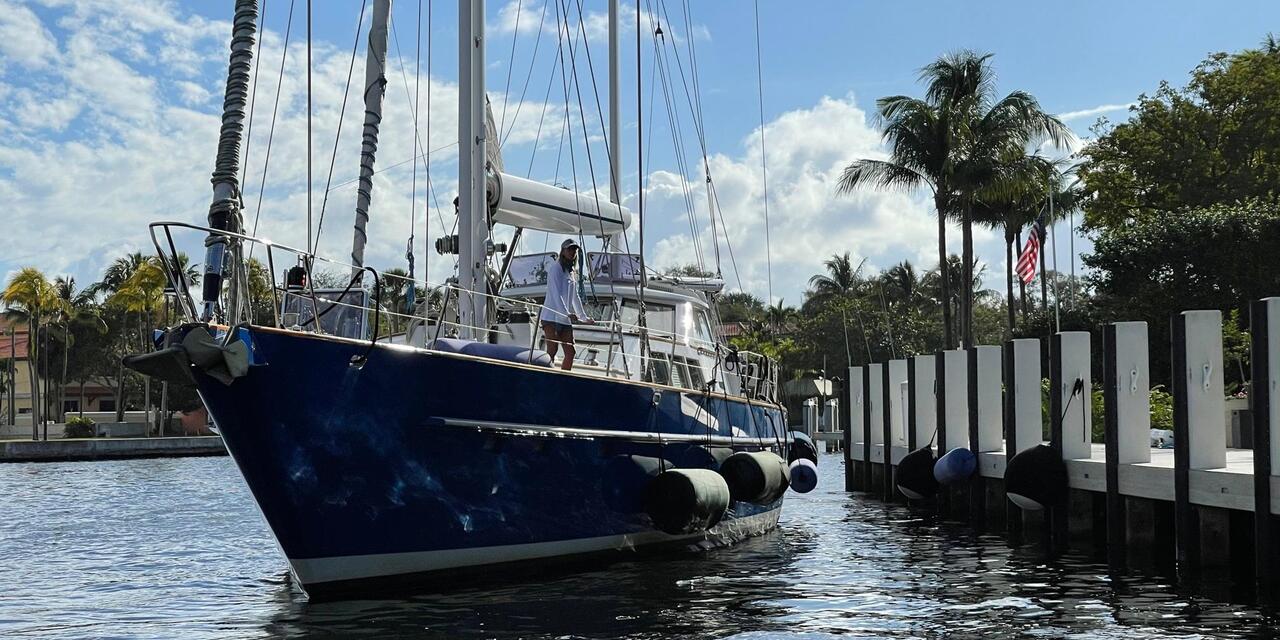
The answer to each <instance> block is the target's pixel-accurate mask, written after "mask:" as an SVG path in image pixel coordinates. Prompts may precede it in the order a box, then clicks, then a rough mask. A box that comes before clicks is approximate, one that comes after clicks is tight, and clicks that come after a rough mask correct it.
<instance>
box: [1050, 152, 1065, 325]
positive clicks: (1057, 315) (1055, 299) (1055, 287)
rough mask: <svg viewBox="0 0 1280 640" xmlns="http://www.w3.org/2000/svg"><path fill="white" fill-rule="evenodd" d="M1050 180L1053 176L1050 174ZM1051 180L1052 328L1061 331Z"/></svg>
mask: <svg viewBox="0 0 1280 640" xmlns="http://www.w3.org/2000/svg"><path fill="white" fill-rule="evenodd" d="M1049 179H1050V180H1053V177H1052V176H1050V178H1049ZM1054 186H1055V185H1054V184H1053V182H1050V183H1049V225H1050V226H1049V236H1050V238H1049V240H1050V241H1051V242H1053V330H1054V331H1055V332H1057V331H1062V296H1060V295H1058V273H1059V272H1058V221H1057V220H1054V219H1053V189H1054Z"/></svg>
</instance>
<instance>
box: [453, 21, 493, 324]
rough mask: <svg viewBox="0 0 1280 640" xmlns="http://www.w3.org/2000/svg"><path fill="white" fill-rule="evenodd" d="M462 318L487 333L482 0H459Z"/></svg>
mask: <svg viewBox="0 0 1280 640" xmlns="http://www.w3.org/2000/svg"><path fill="white" fill-rule="evenodd" d="M458 85H459V87H458V89H459V90H458V289H459V291H458V324H459V325H461V327H460V332H459V334H460V336H461V337H463V338H470V339H474V340H483V339H485V338H486V337H487V333H488V331H487V327H488V326H489V322H488V318H487V317H486V315H487V314H486V309H487V303H486V300H487V299H486V297H485V295H486V294H487V293H488V287H489V284H488V283H489V276H488V269H487V268H486V265H487V262H488V251H487V246H488V240H489V220H488V215H487V214H488V211H487V209H488V203H487V199H486V197H485V195H486V194H485V184H486V180H485V104H484V0H459V1H458Z"/></svg>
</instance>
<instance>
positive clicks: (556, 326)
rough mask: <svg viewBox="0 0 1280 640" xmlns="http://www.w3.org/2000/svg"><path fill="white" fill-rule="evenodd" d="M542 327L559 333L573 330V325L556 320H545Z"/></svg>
mask: <svg viewBox="0 0 1280 640" xmlns="http://www.w3.org/2000/svg"><path fill="white" fill-rule="evenodd" d="M542 328H543V329H550V330H552V331H554V332H556V333H557V334H560V333H564V332H565V331H569V332H572V331H573V325H571V324H565V323H563V322H556V321H555V320H543V321H542Z"/></svg>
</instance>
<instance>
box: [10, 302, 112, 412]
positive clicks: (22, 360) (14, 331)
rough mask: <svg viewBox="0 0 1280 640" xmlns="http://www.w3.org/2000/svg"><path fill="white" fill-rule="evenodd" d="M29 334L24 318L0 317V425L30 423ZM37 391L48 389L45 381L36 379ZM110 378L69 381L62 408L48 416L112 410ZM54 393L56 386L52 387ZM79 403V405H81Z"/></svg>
mask: <svg viewBox="0 0 1280 640" xmlns="http://www.w3.org/2000/svg"><path fill="white" fill-rule="evenodd" d="M29 338H30V336H29V335H28V332H27V325H26V323H24V322H20V321H14V320H11V319H5V318H0V425H15V424H16V425H21V426H28V427H29V426H30V425H31V374H30V371H29V369H28V367H29V366H30V365H29V357H28V351H29V343H30V339H29ZM40 385H41V393H42V394H43V393H48V389H47V388H46V386H47V381H43V380H42V381H40ZM111 385H112V381H110V380H104V381H95V382H86V383H85V385H84V388H83V389H82V388H81V387H80V383H79V382H75V381H69V382H68V383H67V385H66V387H65V388H64V389H63V398H64V399H65V400H64V401H63V403H62V412H59V413H56V414H54V415H52V416H50V418H52V419H53V421H54V422H61V421H62V419H63V415H62V414H63V413H73V412H80V411H82V410H83V411H115V410H116V401H115V389H113V388H112V387H111ZM55 393H56V390H55ZM82 407H83V409H82Z"/></svg>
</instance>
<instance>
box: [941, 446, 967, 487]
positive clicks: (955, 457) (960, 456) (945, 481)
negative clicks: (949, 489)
mask: <svg viewBox="0 0 1280 640" xmlns="http://www.w3.org/2000/svg"><path fill="white" fill-rule="evenodd" d="M977 470H978V457H977V456H975V455H973V452H972V451H970V450H968V449H965V448H964V447H957V448H955V449H952V450H951V451H948V452H947V454H946V455H944V456H942V457H941V458H938V461H937V462H935V463H934V465H933V478H934V479H935V480H937V481H938V484H941V485H949V484H955V483H957V482H964V481H965V480H968V479H969V477H970V476H972V475H973V472H974V471H977Z"/></svg>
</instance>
